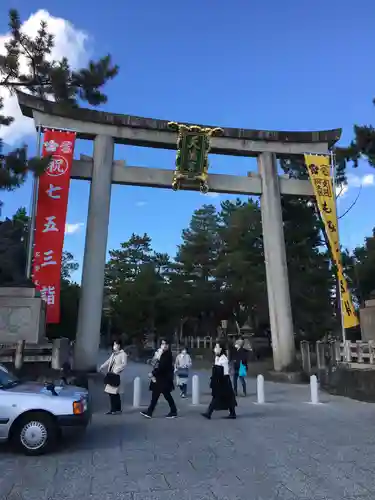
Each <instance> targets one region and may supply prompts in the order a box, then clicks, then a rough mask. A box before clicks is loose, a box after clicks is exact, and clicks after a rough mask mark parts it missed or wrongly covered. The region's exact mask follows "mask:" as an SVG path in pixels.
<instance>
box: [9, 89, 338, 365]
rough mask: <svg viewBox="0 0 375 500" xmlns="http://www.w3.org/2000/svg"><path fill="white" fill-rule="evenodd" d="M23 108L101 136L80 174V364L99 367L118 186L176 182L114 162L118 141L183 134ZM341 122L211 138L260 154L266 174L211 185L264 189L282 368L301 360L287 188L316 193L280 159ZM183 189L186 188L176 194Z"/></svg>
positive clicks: (217, 145)
mask: <svg viewBox="0 0 375 500" xmlns="http://www.w3.org/2000/svg"><path fill="white" fill-rule="evenodd" d="M17 96H18V102H19V105H20V107H21V110H22V113H23V114H24V115H25V116H29V117H31V118H33V119H34V122H35V125H36V126H37V127H46V128H55V129H65V130H72V131H75V132H76V133H77V138H79V139H85V140H91V141H93V142H94V152H93V158H91V157H88V156H82V157H81V159H80V160H74V163H73V168H72V174H71V177H72V179H83V180H89V181H91V188H90V198H89V209H88V217H87V226H86V243H85V252H84V258H83V272H82V292H81V299H80V304H79V314H78V327H77V340H76V351H75V367H76V369H80V370H94V369H96V363H97V354H98V348H99V341H100V324H101V315H102V302H103V289H104V267H105V262H106V249H107V235H108V225H109V210H110V198H111V185H112V184H124V185H131V186H148V187H158V188H172V178H173V170H167V169H157V168H147V167H131V166H127V165H125V162H123V161H114V158H113V156H114V145H115V143H116V144H129V145H134V146H146V147H153V148H163V149H176V139H177V137H176V133H175V132H173V131H171V130H170V128H169V127H168V121H165V120H156V119H151V118H142V117H137V116H130V115H120V114H114V113H105V112H101V111H95V110H91V109H85V108H83V109H82V108H80V109H70V110H67V109H66V108H64V107H61V106H60V105H59V104H58V103H54V102H46V101H43V100H40V99H39V98H36V97H33V96H29V95H26V94H23V93H18V94H17ZM340 136H341V129H336V130H328V131H320V132H278V131H267V130H248V129H236V128H224V129H223V134H222V136H221V137H214V138H212V139H211V152H212V153H216V154H224V155H233V156H248V157H254V156H256V157H257V160H258V169H259V171H258V173H249V174H248V176H247V177H245V176H234V175H219V174H210V176H209V185H210V191H213V192H217V193H229V194H238V195H260V199H261V214H262V224H263V241H264V252H265V265H266V276H267V290H268V303H269V312H270V325H271V334H272V346H273V358H274V367H275V370H278V371H280V370H283V369H284V368H286V367H287V366H288V365H290V364H291V363H292V362H293V360H294V355H295V347H294V330H293V319H292V312H291V303H290V293H289V282H288V269H287V262H286V254H285V241H284V230H283V220H282V212H281V195H282V194H283V195H294V196H307V197H310V196H313V190H312V186H311V184H310V181H308V180H296V179H289V178H288V177H287V176H279V175H278V173H277V166H276V158H277V157H282V156H290V155H301V154H303V153H317V154H327V153H328V152H329V149H330V148H331V147H332V146H333V145H334V144H335V142H336V141H338V140H339V139H340ZM176 196H178V194H176Z"/></svg>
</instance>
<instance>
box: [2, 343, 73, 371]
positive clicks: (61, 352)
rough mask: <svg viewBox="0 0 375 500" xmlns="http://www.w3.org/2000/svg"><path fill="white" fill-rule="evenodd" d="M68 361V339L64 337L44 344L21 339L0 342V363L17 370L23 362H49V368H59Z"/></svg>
mask: <svg viewBox="0 0 375 500" xmlns="http://www.w3.org/2000/svg"><path fill="white" fill-rule="evenodd" d="M69 361H70V341H69V339H65V338H60V339H55V340H53V342H51V343H49V342H48V343H44V344H26V343H25V342H23V341H19V342H16V343H14V344H0V363H9V364H12V365H13V366H14V367H15V368H16V369H18V370H19V369H21V368H22V366H23V364H24V363H49V364H50V366H51V368H53V369H55V370H60V369H61V368H62V367H63V365H64V363H66V362H69Z"/></svg>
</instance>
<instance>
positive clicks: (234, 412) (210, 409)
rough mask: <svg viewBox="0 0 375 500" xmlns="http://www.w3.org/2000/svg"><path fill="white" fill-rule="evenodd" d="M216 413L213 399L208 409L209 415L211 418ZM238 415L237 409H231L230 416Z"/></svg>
mask: <svg viewBox="0 0 375 500" xmlns="http://www.w3.org/2000/svg"><path fill="white" fill-rule="evenodd" d="M214 411H215V400H214V398H212V400H211V403H210V404H209V406H208V408H207V415H209V416H211V415H212V414H213V412H214ZM235 414H236V408H235V407H233V408H229V415H235Z"/></svg>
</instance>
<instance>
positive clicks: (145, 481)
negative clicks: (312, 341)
mask: <svg viewBox="0 0 375 500" xmlns="http://www.w3.org/2000/svg"><path fill="white" fill-rule="evenodd" d="M147 371H148V367H147V366H146V365H136V364H130V365H129V367H128V380H129V385H128V387H127V389H128V390H127V394H126V396H125V398H124V399H125V412H124V414H123V415H121V416H105V415H104V414H103V413H104V411H105V410H106V405H107V399H106V398H105V395H104V394H102V393H101V392H100V393H99V395H98V397H97V398H96V405H95V414H94V418H93V423H92V426H91V427H90V428H89V429H88V430H87V433H86V434H85V436H84V437H83V438H82V439H81V440H79V441H78V442H74V441H69V442H67V443H64V445H63V446H62V448H61V449H60V450H59V451H57V452H56V453H54V454H52V455H49V456H44V457H40V458H37V459H35V458H34V459H32V458H28V457H23V456H17V455H14V454H13V453H12V452H11V451H8V450H6V449H3V448H1V449H0V499H1V500H21V499H24V500H26V499H27V500H43V499H54V500H60V499H61V500H62V499H66V500H69V499H75V500H77V499H79V500H86V499H91V500H115V499H117V500H120V499H122V500H159V499H160V500H161V499H162V500H175V499H176V500H193V499H194V500H214V499H216V500H224V499H228V500H233V499H236V500H237V499H238V500H239V499H241V500H274V499H279V500H295V499H309V500H315V499H316V500H318V499H330V500H336V499H340V500H342V499H358V500H370V499H373V498H375V474H374V472H375V433H374V424H375V407H374V406H373V405H371V404H365V403H359V402H355V401H351V400H348V399H344V398H340V397H332V396H327V395H324V396H323V398H322V399H323V401H324V403H323V404H321V405H319V406H312V405H310V404H308V403H307V401H308V400H309V388H308V386H290V385H284V384H275V383H266V384H265V388H266V401H268V403H267V404H265V405H262V406H259V405H256V404H254V402H255V401H256V396H255V381H254V380H250V381H249V395H248V397H247V398H246V399H245V398H239V399H238V403H239V407H238V419H237V420H235V421H228V420H223V419H222V418H221V417H222V415H216V416H215V417H214V418H213V420H211V421H207V420H204V419H203V418H202V417H201V416H200V411H202V410H203V408H204V407H203V406H202V407H201V408H196V407H192V406H191V405H190V401H189V400H186V401H180V400H178V405H179V410H180V417H179V418H178V419H176V420H166V419H165V418H163V416H164V415H165V414H166V412H167V406H166V405H165V403H161V404H160V405H159V407H158V408H157V410H156V413H155V417H154V418H153V419H152V420H145V419H143V418H142V417H141V416H140V415H139V414H138V412H135V411H133V410H132V409H131V407H130V404H131V400H132V393H131V381H132V379H133V378H134V376H136V375H140V376H141V377H143V380H144V383H143V389H144V390H143V398H142V400H143V403H144V404H146V403H147V402H148V400H149V396H150V394H149V392H148V391H146V389H147V385H146V384H147V380H146V377H147ZM207 381H208V376H207V373H204V372H202V374H201V387H202V388H203V389H204V390H205V392H206V394H204V395H203V397H202V399H203V402H204V403H205V404H206V403H207V402H208V401H209V394H208V392H207V389H206V388H207ZM100 389H101V388H100ZM177 397H178V396H177V394H176V399H177Z"/></svg>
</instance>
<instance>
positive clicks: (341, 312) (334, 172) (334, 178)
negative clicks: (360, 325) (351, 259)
mask: <svg viewBox="0 0 375 500" xmlns="http://www.w3.org/2000/svg"><path fill="white" fill-rule="evenodd" d="M330 157H331V172H332V182H333V195H334V200H335V210H336V219H337V242H338V245H339V249H340V259H341V245H340V231H339V216H338V211H337V197H336V164H335V157H334V152H333V151H332V150H331V151H330ZM336 280H337V282H338V285H337V287H338V291H339V300H340V315H341V332H342V341H343V342H345V341H346V334H345V327H344V314H343V310H342V294H341V286H340V282H339V277H338V275H336Z"/></svg>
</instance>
